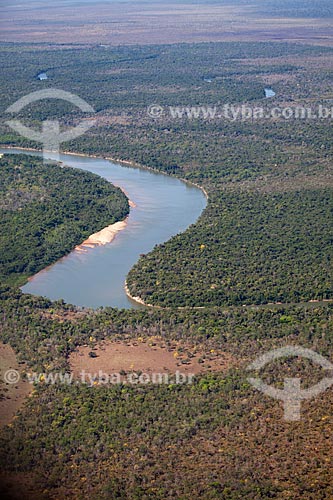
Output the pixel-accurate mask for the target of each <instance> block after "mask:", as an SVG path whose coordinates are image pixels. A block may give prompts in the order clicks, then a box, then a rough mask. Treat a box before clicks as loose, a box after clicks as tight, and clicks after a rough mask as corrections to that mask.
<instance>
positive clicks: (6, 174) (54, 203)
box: [0, 154, 129, 283]
mask: <svg viewBox="0 0 333 500" xmlns="http://www.w3.org/2000/svg"><path fill="white" fill-rule="evenodd" d="M128 211H129V206H128V202H127V199H126V196H125V195H124V194H123V193H122V191H121V190H120V189H119V188H115V187H113V186H112V185H111V184H110V183H109V182H107V181H105V180H103V179H101V178H100V177H99V176H97V175H93V174H91V173H88V172H83V171H78V170H74V169H71V168H69V167H65V166H63V165H52V164H48V165H43V162H42V160H41V159H36V158H33V157H30V156H27V155H24V154H22V155H4V156H3V157H2V158H0V216H1V227H2V231H1V235H0V253H1V263H0V279H1V281H2V283H4V282H13V281H15V280H16V279H17V280H18V281H19V282H21V283H22V281H24V279H25V278H26V277H27V276H31V275H32V274H34V273H36V272H37V271H40V270H41V269H43V268H44V267H46V266H48V265H49V264H52V263H53V262H55V261H56V260H57V259H59V258H60V257H62V256H63V255H65V254H67V253H69V252H70V251H71V250H72V249H73V248H74V247H75V245H78V244H80V243H82V241H84V240H85V239H86V238H87V237H88V236H90V235H91V234H93V233H95V232H97V231H99V230H101V229H103V228H104V227H106V226H108V225H110V224H113V223H114V222H117V221H119V220H122V219H124V218H125V217H126V215H127V214H128Z"/></svg>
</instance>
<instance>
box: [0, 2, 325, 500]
mask: <svg viewBox="0 0 333 500" xmlns="http://www.w3.org/2000/svg"><path fill="white" fill-rule="evenodd" d="M283 3H284V5H285V9H287V10H289V11H290V10H292V9H293V6H292V5H289V4H288V5H287V3H286V2H283ZM303 4H304V5H306V4H305V2H303ZM317 4H319V3H313V2H312V3H311V5H310V4H308V5H309V7H308V8H309V9H311V8H315V7H316V6H317ZM320 4H321V6H322V7H324V6H325V5H326V3H325V2H321V3H320ZM261 5H262V8H263V9H264V8H265V5H264V4H262V3H261ZM267 5H268V6H269V8H271V5H272V2H270V3H267ZM297 5H298V3H297ZM2 49H3V50H2V54H1V65H2V68H3V69H4V71H2V72H1V75H0V85H1V89H2V91H3V95H4V98H3V109H2V110H3V111H4V110H5V109H6V108H7V106H8V105H10V104H11V103H13V102H14V101H15V100H16V99H18V98H20V97H22V96H23V95H25V94H27V93H29V92H32V91H36V90H39V89H43V88H48V87H55V88H61V89H63V90H67V91H69V92H73V93H75V94H77V95H79V96H80V97H82V98H84V99H86V100H87V101H88V102H89V103H90V104H91V105H92V106H93V107H94V108H95V110H96V115H95V117H96V118H97V126H95V127H94V128H92V129H90V130H89V132H88V133H87V134H86V135H84V136H82V137H80V138H79V139H77V140H75V141H73V142H72V143H67V144H64V145H63V148H64V149H66V150H71V151H76V152H81V153H87V154H98V155H108V156H112V157H115V158H122V159H124V160H130V161H133V162H137V163H139V164H142V165H147V166H149V167H152V168H155V169H158V170H160V171H163V172H166V173H168V174H170V175H175V176H178V177H182V178H185V179H187V180H190V181H194V182H196V183H198V184H200V185H201V186H203V187H204V188H205V190H206V191H207V193H208V206H207V209H206V210H205V212H204V213H203V215H202V217H201V218H200V219H199V221H198V222H197V223H196V224H194V225H193V226H191V227H190V228H189V229H188V230H187V231H186V232H185V233H184V234H182V235H178V236H175V237H174V238H172V239H171V240H170V241H169V242H167V243H165V244H164V245H161V246H159V247H156V248H155V249H154V250H153V251H152V252H150V253H149V254H147V255H145V256H142V258H141V259H140V261H139V262H138V263H137V265H136V266H135V268H134V269H133V270H132V272H131V273H130V276H129V278H128V282H129V286H130V290H131V292H133V293H134V294H136V295H140V296H142V297H143V298H144V299H145V300H147V301H148V302H153V303H154V304H156V305H160V306H168V307H162V308H147V309H143V310H128V311H123V310H122V311H119V310H117V309H111V308H106V309H103V310H100V311H97V312H96V311H89V310H87V311H77V310H76V308H75V307H73V306H70V305H66V304H64V303H63V302H62V301H57V302H51V301H49V300H47V299H44V298H40V297H33V296H29V295H23V294H22V293H21V292H20V291H19V290H18V289H17V287H15V286H13V282H14V280H20V279H24V278H25V277H26V275H27V274H29V273H30V272H33V269H35V268H39V267H40V266H42V265H45V264H46V262H44V261H43V258H44V254H43V253H41V252H40V245H43V244H44V242H45V241H46V240H45V238H47V239H48V240H49V241H50V242H51V243H52V242H53V246H51V247H50V248H52V255H51V254H47V256H48V258H49V259H50V260H52V259H54V258H56V257H57V256H59V255H60V254H61V253H65V252H67V251H68V250H69V249H70V248H71V247H72V245H73V244H75V241H73V240H71V239H70V238H69V237H68V238H67V237H64V239H63V240H59V238H56V237H55V236H54V231H57V229H56V225H60V227H61V228H62V231H63V232H64V235H66V234H67V233H66V228H68V227H70V226H71V225H74V226H75V228H76V232H75V234H76V235H77V237H78V239H79V237H80V238H81V239H82V236H83V235H84V234H86V232H88V233H89V232H91V231H90V228H91V227H92V226H93V228H94V230H95V229H96V222H97V220H98V221H99V223H101V225H102V226H103V225H105V224H104V223H105V222H106V220H104V219H103V217H104V216H105V217H106V218H107V219H108V220H107V223H109V222H110V219H109V217H110V218H111V219H112V218H113V217H116V218H117V217H119V218H121V217H123V215H124V214H126V213H127V211H128V206H127V202H126V199H125V197H124V196H123V195H122V194H121V193H120V192H119V191H118V190H115V189H114V188H112V186H110V185H106V183H105V182H104V181H101V180H100V179H97V178H96V177H94V176H91V175H90V174H83V173H80V172H73V171H72V170H70V169H61V168H60V167H59V166H54V167H52V170H50V171H48V175H47V178H46V176H45V170H44V168H45V167H43V166H42V165H41V163H40V162H39V160H31V159H30V158H29V159H27V157H24V156H23V157H22V156H19V157H9V156H5V157H4V158H2V160H1V161H2V165H3V167H4V170H3V171H4V172H5V171H6V172H7V175H6V176H5V178H4V179H3V181H4V184H1V188H0V200H1V205H0V207H1V211H2V218H3V220H4V222H5V224H6V231H7V233H8V234H7V241H8V238H9V239H10V240H11V242H12V244H11V248H14V249H15V234H16V233H17V228H19V229H20V235H21V237H22V238H25V239H26V241H27V242H28V241H29V244H26V245H22V247H21V248H19V251H18V253H17V254H16V253H15V251H14V252H13V253H10V252H9V247H7V246H6V245H4V244H3V246H2V248H3V250H2V252H3V253H4V255H5V256H6V260H5V262H4V268H3V271H2V272H3V276H2V287H1V299H2V307H1V312H0V315H1V317H0V324H1V326H0V338H1V340H2V341H4V342H7V343H9V344H10V345H12V346H13V348H14V349H15V352H17V353H18V357H19V362H20V363H24V367H25V368H24V369H25V370H36V371H41V372H46V373H50V372H53V371H56V370H60V371H61V372H62V373H64V372H67V371H68V370H69V369H70V366H69V357H70V355H71V353H73V352H74V351H75V350H76V349H77V348H78V347H79V346H82V345H87V346H89V347H90V348H91V350H92V351H94V349H95V348H96V346H97V345H98V343H99V342H100V341H101V340H103V339H105V338H109V339H113V340H116V341H118V342H124V341H125V343H126V342H134V343H136V344H140V342H142V341H143V340H146V341H147V342H150V343H151V344H152V345H156V344H158V343H160V342H164V343H165V344H166V347H167V349H172V346H173V343H176V345H177V355H178V354H179V356H180V358H181V359H182V361H180V362H179V363H180V365H181V364H182V363H184V364H186V363H187V362H188V360H190V359H191V357H192V356H193V355H194V353H197V352H199V353H200V356H201V360H202V361H203V362H205V363H206V364H209V363H210V360H211V359H212V358H214V356H220V355H221V356H222V355H223V353H228V354H229V355H231V356H232V359H234V364H231V365H230V366H228V367H227V368H226V370H225V371H221V372H218V373H214V372H208V373H205V374H199V375H197V376H196V377H195V379H194V384H193V385H191V386H190V385H184V386H177V385H176V386H175V385H172V384H170V385H167V386H163V387H154V386H152V385H149V384H148V385H147V386H144V387H143V386H137V387H128V386H125V385H123V384H120V385H117V386H114V387H111V388H110V387H103V386H96V387H87V386H84V385H82V384H75V385H72V386H63V385H61V386H59V385H47V384H36V386H35V387H34V392H33V395H32V396H31V398H29V400H28V403H27V404H26V405H25V406H24V407H23V408H22V409H21V411H20V413H19V414H18V416H17V418H15V419H14V420H13V423H12V424H11V425H10V426H7V427H6V428H5V429H4V430H3V431H2V433H1V447H0V450H1V462H2V464H3V469H4V470H5V471H6V475H7V479H8V478H9V479H8V480H9V482H10V483H11V484H13V483H14V484H15V486H16V488H21V495H19V497H20V498H24V495H26V491H25V490H26V489H27V488H26V484H27V477H28V478H29V479H30V480H32V482H33V483H34V488H35V491H36V492H37V493H36V494H38V498H45V499H49V498H54V497H55V496H56V497H57V498H65V497H66V498H68V497H72V498H76V497H77V498H80V497H81V498H90V497H91V496H92V495H93V496H94V497H95V498H98V499H108V500H110V499H112V500H113V499H116V498H118V499H119V498H122V499H130V500H133V499H137V500H142V499H151V500H165V499H166V498H170V499H177V500H179V499H180V498H181V499H184V500H190V499H191V500H192V499H194V498H204V499H207V500H213V499H225V500H239V499H247V500H254V499H256V500H257V499H258V500H259V499H260V500H266V499H268V498H276V499H277V500H281V499H282V498H283V499H286V500H318V499H319V498H320V499H322V500H326V498H327V499H328V498H331V497H332V495H333V491H332V481H331V478H332V456H333V449H332V417H331V415H330V412H329V409H330V407H331V406H332V391H326V392H325V393H323V394H322V395H321V397H320V398H318V399H316V401H309V402H307V403H304V406H303V407H302V411H303V413H302V420H301V422H297V423H296V422H295V423H288V424H286V422H283V421H282V420H281V416H282V407H281V406H280V404H279V403H278V402H276V401H273V400H271V399H269V398H266V397H263V396H262V395H261V394H259V393H258V392H256V391H254V390H253V389H252V388H251V387H250V386H249V383H248V381H247V377H248V372H247V371H246V367H247V366H248V363H249V362H250V361H253V359H255V358H256V357H257V356H259V355H261V354H263V353H264V352H265V351H267V350H269V349H273V348H277V347H280V346H285V345H294V344H295V345H302V346H304V347H308V348H311V349H313V350H315V351H316V352H318V353H321V354H322V355H324V356H326V357H327V358H328V359H329V358H330V357H331V353H332V338H333V325H332V321H333V314H332V304H331V302H329V301H328V302H321V301H320V300H321V299H332V224H331V221H332V187H333V182H332V147H333V146H332V135H331V134H332V132H331V130H332V129H331V126H332V122H331V120H329V119H328V120H324V119H323V120H289V121H288V120H283V119H271V118H268V119H262V120H252V121H246V120H244V121H235V122H233V121H230V120H229V121H228V120H220V119H211V120H210V119H206V120H204V119H202V118H199V119H187V118H186V117H183V118H178V119H174V118H172V117H171V116H170V114H169V113H168V109H169V108H168V107H169V106H199V105H217V106H220V105H223V104H225V103H230V104H233V105H241V104H247V105H255V106H264V107H265V108H267V109H268V110H270V109H272V108H273V107H275V106H277V105H278V104H279V103H284V104H285V105H302V106H313V107H316V106H318V105H319V104H322V105H325V106H330V105H331V99H332V69H331V68H332V64H331V61H332V55H333V54H332V50H331V49H328V48H323V47H313V46H306V45H299V44H286V43H246V44H243V43H238V42H237V43H208V44H204V43H199V44H177V45H173V46H166V45H163V46H162V45H159V46H158V45H151V46H144V47H143V46H135V47H119V48H111V47H102V46H97V45H94V46H87V45H79V44H72V45H70V44H67V45H66V46H61V47H56V46H54V45H52V44H46V45H37V44H21V45H13V44H3V45H2ZM41 71H46V72H47V75H48V79H47V80H45V81H39V80H38V79H37V75H38V74H39V72H41ZM265 88H272V89H274V91H275V92H276V98H272V99H265V94H264V89H265ZM151 104H159V105H160V106H163V109H164V114H163V116H162V117H160V118H157V119H156V118H152V117H151V116H149V114H148V113H147V108H148V106H150V105H151ZM50 114H51V115H52V116H55V117H58V118H59V119H60V121H61V122H62V125H63V126H64V127H66V126H71V125H73V124H75V123H76V122H77V121H78V120H79V119H80V118H81V115H80V113H78V112H77V110H75V109H74V108H72V107H71V106H69V105H67V104H64V103H62V102H57V103H56V105H55V102H51V101H43V103H40V105H38V106H37V105H32V106H30V107H29V108H27V109H25V110H24V111H23V112H22V113H21V114H20V116H19V118H20V119H22V120H23V121H24V122H25V123H27V124H29V125H30V126H33V127H35V128H38V127H40V126H41V122H42V121H43V120H44V119H46V118H47V117H49V116H50ZM0 142H1V143H2V144H6V145H21V146H25V147H40V145H39V144H35V143H32V142H30V141H28V140H27V139H25V138H22V137H19V136H18V135H16V134H15V133H14V132H13V131H12V130H11V129H10V128H9V127H7V126H5V125H4V124H1V125H0ZM15 166H16V167H17V166H20V168H19V169H17V168H16V169H15ZM50 172H52V175H49V173H50ZM28 173H29V175H28ZM18 174H20V178H18ZM0 175H2V174H1V170H0ZM60 178H61V180H62V182H61V185H62V189H61V190H60V191H59V190H57V189H56V194H55V198H53V196H52V193H54V191H55V187H56V186H58V184H59V182H60V181H59V179H60ZM18 181H19V182H18ZM79 187H80V189H79ZM8 193H10V195H9V196H8ZM70 194H73V195H74V196H72V197H70V196H69V195H70ZM55 202H56V203H55ZM88 205H89V206H90V205H92V206H93V207H94V208H93V210H92V211H91V212H90V210H89V213H88V212H87V206H88ZM41 207H44V210H46V212H43V213H42V212H41ZM101 207H103V209H102V210H100V209H101ZM21 213H23V214H25V217H27V218H29V217H30V219H29V220H31V221H32V228H33V232H31V231H30V233H27V229H26V228H24V224H23V222H22V220H23V219H21V217H22V216H21V215H20V214H21ZM78 214H80V215H79V216H78ZM116 214H118V216H116ZM67 217H70V219H69V220H68V218H67ZM77 219H78V220H77ZM112 220H113V219H112ZM102 222H103V224H102ZM14 228H15V229H14ZM58 230H59V229H58ZM14 231H15V232H14ZM19 258H20V260H19V262H18V259H19ZM310 300H316V302H309V301H310ZM317 301H318V302H317ZM272 302H283V303H282V304H271V303H272ZM253 303H256V304H257V305H253ZM243 304H246V306H245V307H244V306H243ZM179 306H180V307H181V308H179ZM184 306H186V307H184ZM193 306H194V307H193ZM196 307H197V308H196ZM201 307H202V308H201ZM164 347H165V346H164ZM286 373H287V374H289V376H291V377H292V376H297V377H302V383H304V385H305V386H311V385H312V384H313V383H314V381H315V380H317V378H318V380H320V379H321V377H322V372H321V371H320V370H319V369H315V367H314V366H313V365H312V364H311V363H305V362H302V361H294V362H293V361H291V360H286V361H285V362H284V361H281V362H280V363H275V364H274V363H272V364H271V365H270V366H269V367H267V369H266V370H265V373H264V374H263V377H264V378H265V380H267V383H276V384H283V377H282V376H281V374H286ZM18 477H19V478H20V481H17V478H18ZM18 483H20V484H18ZM20 485H21V486H20Z"/></svg>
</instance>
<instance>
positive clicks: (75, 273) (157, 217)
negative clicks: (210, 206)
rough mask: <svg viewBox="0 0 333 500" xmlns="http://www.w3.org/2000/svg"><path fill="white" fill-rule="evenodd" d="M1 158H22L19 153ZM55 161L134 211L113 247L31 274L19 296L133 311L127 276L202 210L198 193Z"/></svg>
mask: <svg viewBox="0 0 333 500" xmlns="http://www.w3.org/2000/svg"><path fill="white" fill-rule="evenodd" d="M0 152H1V153H8V152H11V153H22V152H24V153H26V151H22V150H19V149H10V150H9V149H0ZM28 154H32V155H39V154H40V153H34V152H31V153H30V152H29V153H28ZM50 157H52V155H51V154H50ZM60 160H61V161H62V162H64V163H65V164H66V165H69V166H70V167H75V168H79V169H82V170H87V171H89V172H93V173H95V174H98V175H100V176H101V177H104V178H105V179H107V180H108V181H110V182H112V183H113V184H114V185H116V186H119V187H121V188H122V189H124V191H125V192H126V194H127V196H128V197H129V199H130V200H132V201H133V202H134V203H135V204H136V208H131V211H130V215H129V218H128V224H127V227H126V229H124V230H123V231H121V232H119V233H118V234H117V235H116V237H115V239H114V240H113V242H112V243H110V244H108V245H105V246H102V247H96V248H93V249H87V252H86V253H80V252H78V251H76V250H74V251H73V252H71V253H70V254H69V255H68V256H66V257H64V258H62V259H60V260H59V261H58V262H56V263H55V264H54V265H52V266H50V267H48V268H47V269H46V270H43V271H41V272H39V273H38V274H36V275H35V276H34V277H33V278H32V279H31V281H29V283H27V284H26V285H25V286H23V287H22V290H23V291H24V292H26V293H31V294H34V295H42V296H45V297H48V298H50V299H52V300H56V299H60V298H62V299H64V300H65V301H66V302H67V303H71V304H75V305H78V306H86V307H94V308H97V307H100V306H112V307H119V308H131V307H138V306H137V305H136V304H133V302H132V301H131V300H130V299H129V298H128V297H127V296H126V293H125V289H124V284H125V279H126V276H127V274H128V272H129V270H130V269H131V268H132V267H133V265H134V264H135V263H136V262H137V261H138V259H139V256H140V254H141V253H147V252H149V251H150V250H152V249H153V247H154V246H155V245H156V244H159V243H163V242H165V241H167V240H168V239H170V238H171V236H173V235H175V234H177V233H180V232H183V231H184V230H185V229H186V228H187V227H188V226H190V225H191V224H192V223H194V222H195V221H196V220H197V219H198V217H199V216H200V214H201V212H202V210H203V209H204V207H205V206H206V198H205V196H204V194H203V192H202V191H201V190H200V189H198V188H197V187H195V186H191V185H189V184H186V183H185V182H183V181H181V180H179V179H176V178H174V177H169V176H167V175H164V174H160V173H156V172H153V171H151V170H147V169H141V168H133V167H129V166H125V165H123V164H122V165H120V164H118V163H114V162H111V161H108V160H104V159H96V158H89V157H81V156H73V155H66V154H61V155H60ZM96 229H98V228H96Z"/></svg>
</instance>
